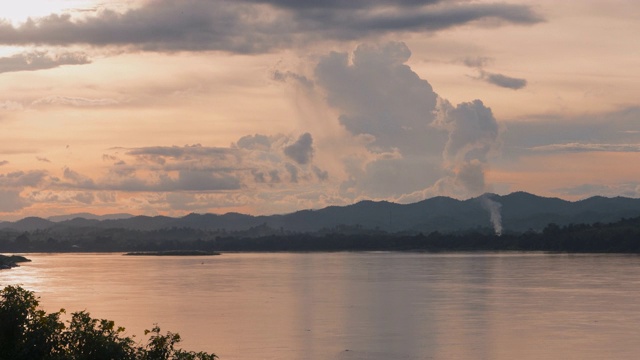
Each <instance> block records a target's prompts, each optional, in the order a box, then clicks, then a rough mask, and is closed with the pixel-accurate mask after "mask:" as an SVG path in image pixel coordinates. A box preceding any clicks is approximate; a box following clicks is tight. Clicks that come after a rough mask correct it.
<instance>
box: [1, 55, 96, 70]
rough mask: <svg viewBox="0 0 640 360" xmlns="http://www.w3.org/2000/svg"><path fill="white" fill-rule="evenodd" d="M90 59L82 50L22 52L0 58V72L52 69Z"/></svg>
mask: <svg viewBox="0 0 640 360" xmlns="http://www.w3.org/2000/svg"><path fill="white" fill-rule="evenodd" d="M89 63H91V60H90V59H89V57H88V55H87V54H85V53H83V52H63V53H60V54H51V53H49V52H47V51H31V52H22V53H19V54H15V55H12V56H9V57H1V58H0V73H7V72H15V71H36V70H43V69H52V68H56V67H59V66H63V65H83V64H89Z"/></svg>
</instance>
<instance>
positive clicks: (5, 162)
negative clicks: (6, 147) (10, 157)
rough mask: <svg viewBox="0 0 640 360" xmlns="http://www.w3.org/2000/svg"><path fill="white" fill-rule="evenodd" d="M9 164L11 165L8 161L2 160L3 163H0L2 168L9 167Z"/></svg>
mask: <svg viewBox="0 0 640 360" xmlns="http://www.w3.org/2000/svg"><path fill="white" fill-rule="evenodd" d="M8 163H9V161H7V160H2V161H0V166H4V165H7V164H8Z"/></svg>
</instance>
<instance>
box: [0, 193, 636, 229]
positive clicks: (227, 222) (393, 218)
mask: <svg viewBox="0 0 640 360" xmlns="http://www.w3.org/2000/svg"><path fill="white" fill-rule="evenodd" d="M487 198H488V199H491V201H493V202H494V203H497V204H499V205H498V206H499V207H500V215H501V217H502V226H503V228H504V232H505V233H509V232H515V233H522V232H525V231H528V230H534V231H541V230H542V229H543V228H544V227H545V226H546V225H547V224H549V223H555V224H558V225H561V226H562V225H567V224H593V223H596V222H600V223H609V222H615V221H617V220H619V219H621V218H631V217H636V216H640V199H631V198H623V197H616V198H605V197H592V198H589V199H586V200H582V201H576V202H570V201H565V200H562V199H558V198H545V197H540V196H536V195H532V194H529V193H525V192H516V193H512V194H509V195H505V196H499V195H494V194H485V195H483V196H482V197H478V198H473V199H469V200H456V199H452V198H448V197H434V198H431V199H426V200H423V201H420V202H417V203H413V204H395V203H391V202H385V201H382V202H375V201H362V202H359V203H356V204H353V205H349V206H331V207H327V208H324V209H319V210H304V211H298V212H294V213H291V214H286V215H271V216H250V215H243V214H238V213H228V214H224V215H215V214H189V215H187V216H184V217H181V218H172V217H166V216H155V217H150V216H127V215H126V214H118V215H114V216H111V217H109V216H106V217H97V216H95V215H91V214H81V215H80V216H79V217H76V218H73V219H68V217H57V218H53V219H49V220H47V219H42V218H36V217H29V218H25V219H22V220H19V221H16V222H2V223H0V229H5V230H8V231H17V232H24V231H29V232H31V231H36V230H50V231H55V232H63V231H65V230H68V231H74V229H87V228H95V229H96V230H97V229H125V230H134V231H158V230H163V229H176V228H177V229H191V230H198V231H207V232H219V233H229V232H245V233H253V234H254V235H256V236H260V235H266V234H269V233H273V232H278V233H291V232H296V233H299V232H322V231H325V232H326V231H331V232H336V231H338V232H343V233H348V232H357V231H362V230H365V231H366V230H376V231H385V232H389V233H399V232H406V233H420V232H422V233H430V232H433V231H439V232H443V233H451V232H460V231H467V230H470V229H483V228H491V227H492V224H491V222H490V216H489V211H488V210H487V205H486V203H487V201H486V199H487ZM60 219H66V220H61V221H53V220H60Z"/></svg>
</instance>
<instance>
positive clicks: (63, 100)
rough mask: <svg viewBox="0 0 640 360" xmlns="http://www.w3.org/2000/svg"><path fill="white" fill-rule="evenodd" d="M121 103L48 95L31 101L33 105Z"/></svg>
mask: <svg viewBox="0 0 640 360" xmlns="http://www.w3.org/2000/svg"><path fill="white" fill-rule="evenodd" d="M117 104H119V101H117V100H114V99H90V98H82V97H70V96H47V97H44V98H41V99H38V100H35V101H33V102H32V103H31V106H45V105H53V106H76V107H93V106H112V105H117Z"/></svg>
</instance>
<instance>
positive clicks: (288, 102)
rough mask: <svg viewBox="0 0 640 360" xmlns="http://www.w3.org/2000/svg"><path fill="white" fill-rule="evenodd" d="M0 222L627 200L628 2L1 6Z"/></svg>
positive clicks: (633, 169)
mask: <svg viewBox="0 0 640 360" xmlns="http://www.w3.org/2000/svg"><path fill="white" fill-rule="evenodd" d="M0 14H1V15H0V18H2V20H1V21H0V129H1V132H0V139H1V140H0V219H1V220H16V219H20V218H23V217H26V216H40V217H48V216H54V215H63V214H73V213H80V212H91V213H94V214H99V215H103V214H113V213H129V214H134V215H140V214H146V215H158V214H162V215H169V216H182V215H186V214H188V213H192V212H196V213H207V212H210V213H218V214H222V213H227V212H241V213H247V214H254V215H258V214H276V213H289V212H293V211H297V210H302V209H319V208H323V207H326V206H332V205H338V206H342V205H348V204H352V203H355V202H357V201H361V200H365V199H368V200H387V201H393V202H398V203H411V202H416V201H420V200H423V199H426V198H430V197H433V196H441V195H442V196H450V197H454V198H458V199H467V198H470V197H475V196H479V195H481V194H483V193H485V192H491V193H497V194H508V193H511V192H515V191H527V192H531V193H535V194H537V195H541V196H548V197H559V198H563V199H567V200H579V199H583V198H587V197H590V196H595V195H600V196H607V197H613V196H626V197H640V166H638V165H637V164H639V163H640V102H639V99H640V98H639V97H638V94H640V61H638V59H640V42H639V41H638V40H637V34H640V21H638V20H637V19H639V18H640V2H638V1H636V0H608V1H605V0H582V1H552V0H536V1H533V0H505V1H500V0H497V1H494V0H492V1H484V0H479V1H474V0H395V1H392V0H351V1H341V0H314V1H311V0H182V1H174V0H110V1H106V2H105V1H94V0H28V1H27V0H22V1H20V2H3V3H2V4H1V5H0Z"/></svg>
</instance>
